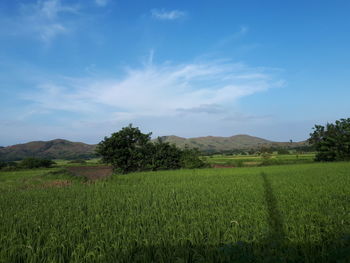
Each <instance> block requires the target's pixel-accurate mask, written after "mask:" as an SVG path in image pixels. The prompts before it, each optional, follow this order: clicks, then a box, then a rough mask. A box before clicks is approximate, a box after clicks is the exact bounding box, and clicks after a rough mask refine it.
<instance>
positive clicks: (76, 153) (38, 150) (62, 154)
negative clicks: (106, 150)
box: [0, 139, 96, 161]
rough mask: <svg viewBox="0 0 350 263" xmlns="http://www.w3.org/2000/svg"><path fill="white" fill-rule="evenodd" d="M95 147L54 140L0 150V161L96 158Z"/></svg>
mask: <svg viewBox="0 0 350 263" xmlns="http://www.w3.org/2000/svg"><path fill="white" fill-rule="evenodd" d="M95 148H96V146H95V145H89V144H85V143H81V142H70V141H67V140H61V139H56V140H52V141H37V142H29V143H24V144H17V145H13V146H8V147H4V148H0V160H2V161H19V160H23V159H25V158H28V157H35V158H41V159H66V160H72V159H87V158H93V157H95V156H96V153H95Z"/></svg>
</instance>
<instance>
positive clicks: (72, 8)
mask: <svg viewBox="0 0 350 263" xmlns="http://www.w3.org/2000/svg"><path fill="white" fill-rule="evenodd" d="M79 9H80V8H79V6H78V5H65V4H62V2H61V1H60V0H38V1H36V2H34V3H25V4H20V5H19V9H18V10H17V11H18V12H17V14H16V17H14V19H11V20H4V21H2V22H5V23H6V24H7V28H9V29H11V32H10V31H6V29H4V30H3V32H7V34H9V35H12V36H30V37H34V38H37V39H38V40H40V41H42V42H43V43H45V44H49V43H50V42H51V41H53V40H54V39H55V38H56V37H58V36H60V35H64V34H67V33H69V32H71V31H72V25H73V24H74V23H72V21H73V20H72V19H73V18H74V17H76V15H78V14H79Z"/></svg>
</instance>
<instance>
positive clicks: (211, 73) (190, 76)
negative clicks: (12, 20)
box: [25, 61, 283, 120]
mask: <svg viewBox="0 0 350 263" xmlns="http://www.w3.org/2000/svg"><path fill="white" fill-rule="evenodd" d="M281 85H283V83H282V82H281V81H279V80H278V79H275V78H274V77H273V74H270V73H268V72H266V70H264V69H257V68H250V67H248V66H245V65H243V64H239V63H231V62H227V61H226V62H225V61H215V62H193V63H187V64H179V65H174V64H169V63H165V64H160V65H154V64H147V65H145V66H144V67H142V68H138V69H127V70H126V71H125V75H124V76H123V77H121V78H117V77H116V78H113V77H111V78H107V79H106V78H61V79H60V80H59V81H56V82H55V81H52V82H51V83H42V84H40V85H39V86H38V92H37V93H33V92H32V93H31V94H26V97H25V98H26V99H27V100H30V101H32V102H34V103H35V105H36V107H38V108H41V109H45V110H64V111H72V112H78V113H82V114H87V115H91V114H92V113H93V114H94V115H96V114H101V115H103V116H106V114H107V115H109V116H113V117H112V118H113V119H115V120H126V119H128V120H132V119H137V118H143V117H161V116H179V115H182V116H183V115H184V114H187V113H188V114H196V113H198V114H199V113H201V114H221V115H222V117H224V116H226V115H227V114H228V111H229V109H230V107H232V105H234V104H235V102H236V101H237V100H238V99H240V98H242V97H245V96H249V95H252V94H255V93H257V92H262V91H266V90H268V89H270V88H273V87H277V86H281Z"/></svg>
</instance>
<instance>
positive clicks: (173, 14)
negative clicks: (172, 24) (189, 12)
mask: <svg viewBox="0 0 350 263" xmlns="http://www.w3.org/2000/svg"><path fill="white" fill-rule="evenodd" d="M151 15H152V17H153V18H155V19H157V20H177V19H180V18H184V17H185V16H186V13H185V12H184V11H180V10H171V11H166V10H164V9H152V10H151Z"/></svg>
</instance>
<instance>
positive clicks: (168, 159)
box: [151, 137, 183, 170]
mask: <svg viewBox="0 0 350 263" xmlns="http://www.w3.org/2000/svg"><path fill="white" fill-rule="evenodd" d="M182 154H183V152H182V151H181V149H179V148H177V147H176V146H175V145H174V144H170V143H167V142H163V141H162V140H161V138H159V137H158V139H157V141H156V142H155V143H154V144H153V153H152V164H151V168H152V170H165V169H179V168H181V157H182Z"/></svg>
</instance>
